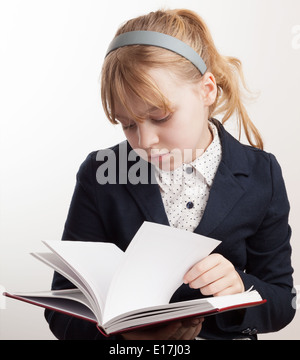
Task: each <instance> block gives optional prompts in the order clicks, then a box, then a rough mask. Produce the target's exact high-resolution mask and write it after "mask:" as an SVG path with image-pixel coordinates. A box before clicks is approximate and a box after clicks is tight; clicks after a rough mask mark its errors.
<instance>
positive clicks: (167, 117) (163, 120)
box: [151, 113, 172, 123]
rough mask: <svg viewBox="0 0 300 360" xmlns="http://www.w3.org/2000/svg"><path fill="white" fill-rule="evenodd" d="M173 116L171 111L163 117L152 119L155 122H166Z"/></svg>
mask: <svg viewBox="0 0 300 360" xmlns="http://www.w3.org/2000/svg"><path fill="white" fill-rule="evenodd" d="M171 116H172V114H171V113H170V114H169V115H167V116H165V117H164V118H162V119H151V120H152V121H154V122H157V123H164V122H166V121H168V120H169V119H170V118H171Z"/></svg>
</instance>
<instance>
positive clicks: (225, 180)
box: [195, 119, 250, 236]
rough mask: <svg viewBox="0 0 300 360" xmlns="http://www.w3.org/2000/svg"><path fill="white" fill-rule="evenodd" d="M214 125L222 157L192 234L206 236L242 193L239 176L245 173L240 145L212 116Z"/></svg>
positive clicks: (222, 218) (243, 154) (241, 176)
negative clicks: (202, 212)
mask: <svg viewBox="0 0 300 360" xmlns="http://www.w3.org/2000/svg"><path fill="white" fill-rule="evenodd" d="M212 121H213V123H214V124H215V125H216V126H217V128H218V131H219V136H220V140H221V144H222V160H221V162H220V165H219V168H218V170H217V173H216V175H215V178H214V182H213V185H212V187H211V190H210V195H209V199H208V202H207V205H206V208H205V211H204V214H203V217H202V219H201V221H200V223H199V225H198V227H197V228H196V229H195V232H196V233H200V234H202V235H205V236H208V235H209V234H210V233H212V232H213V231H214V230H215V229H216V228H217V227H218V226H219V224H220V223H221V222H222V221H223V220H224V219H225V217H226V216H227V215H228V214H229V212H230V210H231V209H232V208H233V207H234V205H235V204H236V203H237V202H238V201H239V199H240V198H241V197H242V196H243V194H244V193H245V189H244V187H243V185H242V181H241V179H243V178H244V177H245V176H246V177H247V176H248V175H249V172H250V169H249V164H248V158H247V155H246V153H245V150H244V148H243V146H242V145H241V144H240V143H239V142H238V141H237V140H236V139H235V138H233V137H232V136H231V135H230V134H229V133H228V132H227V131H226V130H225V129H224V127H223V126H222V125H221V124H220V123H219V122H218V121H217V120H214V119H212Z"/></svg>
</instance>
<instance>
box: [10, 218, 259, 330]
mask: <svg viewBox="0 0 300 360" xmlns="http://www.w3.org/2000/svg"><path fill="white" fill-rule="evenodd" d="M44 243H45V245H47V247H48V249H50V250H51V251H50V252H45V253H34V254H33V255H34V256H35V257H36V258H38V259H39V260H41V261H42V262H44V263H46V264H47V265H49V266H50V267H52V268H53V269H54V270H56V271H57V272H58V273H60V274H61V275H63V276H64V277H65V278H67V279H68V280H70V281H71V282H72V283H73V284H74V286H75V287H76V288H75V289H68V290H58V291H43V292H35V293H14V294H12V293H5V295H6V296H8V297H11V298H15V299H18V300H22V301H25V302H28V303H32V304H35V305H38V306H42V307H45V308H49V309H53V310H57V311H60V312H63V313H66V314H70V315H73V316H76V317H79V318H83V319H86V320H89V321H92V322H95V323H96V324H97V326H98V328H99V330H100V331H101V332H102V333H103V334H104V335H110V334H115V333H119V332H124V331H129V330H132V329H136V328H139V327H143V326H149V325H153V324H157V323H161V322H165V321H170V320H173V319H179V318H185V317H189V316H205V315H211V314H215V313H218V312H221V311H228V310H231V309H235V308H242V307H248V306H254V305H258V304H261V303H263V302H264V300H262V298H261V297H260V295H259V294H258V293H257V292H256V291H250V292H245V293H242V294H236V295H228V296H220V297H211V298H205V299H199V300H190V301H183V302H177V303H171V304H170V303H169V301H170V299H171V297H172V295H173V293H174V292H175V291H176V289H177V288H178V287H179V286H180V285H182V281H183V280H182V279H183V276H184V274H185V273H186V272H187V271H188V270H189V269H190V268H191V266H193V265H194V264H195V263H196V262H198V261H200V260H201V259H203V258H204V257H206V256H207V255H209V254H210V253H211V252H212V251H213V250H214V249H215V248H216V246H218V244H219V243H220V242H219V241H217V240H214V239H211V238H207V237H204V236H201V235H198V234H195V233H192V232H188V231H184V230H179V229H175V228H172V227H169V226H165V225H159V224H155V223H150V222H144V224H143V225H142V226H141V227H140V229H139V230H138V232H137V233H136V235H135V236H134V238H133V239H132V241H131V242H130V244H129V246H128V248H127V250H126V251H125V252H123V251H121V250H120V249H119V248H118V247H117V246H116V245H114V244H112V243H100V242H99V243H98V242H97V243H95V242H80V241H46V242H44Z"/></svg>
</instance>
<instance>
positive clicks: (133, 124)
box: [122, 123, 136, 130]
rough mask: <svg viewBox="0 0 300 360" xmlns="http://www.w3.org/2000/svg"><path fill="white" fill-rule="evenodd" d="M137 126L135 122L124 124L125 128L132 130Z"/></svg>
mask: <svg viewBox="0 0 300 360" xmlns="http://www.w3.org/2000/svg"><path fill="white" fill-rule="evenodd" d="M135 126H136V124H135V123H132V124H128V125H122V128H123V130H131V129H133V128H134V127H135Z"/></svg>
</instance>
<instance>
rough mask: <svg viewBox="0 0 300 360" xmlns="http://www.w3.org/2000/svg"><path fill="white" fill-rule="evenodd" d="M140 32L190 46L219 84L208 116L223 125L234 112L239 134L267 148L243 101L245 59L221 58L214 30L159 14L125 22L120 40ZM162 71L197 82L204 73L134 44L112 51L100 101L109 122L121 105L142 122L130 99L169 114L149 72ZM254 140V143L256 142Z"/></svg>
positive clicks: (191, 19)
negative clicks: (135, 97)
mask: <svg viewBox="0 0 300 360" xmlns="http://www.w3.org/2000/svg"><path fill="white" fill-rule="evenodd" d="M137 30H146V31H157V32H161V33H164V34H167V35H170V36H173V37H176V38H178V39H180V40H182V41H184V42H185V43H186V44H188V45H189V46H191V47H192V48H193V49H194V50H195V51H196V52H197V53H198V54H199V55H200V56H201V57H202V59H203V60H204V62H205V64H206V66H207V71H209V72H211V73H212V74H213V75H214V77H215V79H216V84H217V97H216V101H215V102H214V104H213V105H211V106H210V109H209V117H213V116H216V115H218V114H223V118H222V123H223V124H224V123H225V122H226V121H227V120H228V119H229V118H230V117H231V116H232V115H233V114H234V113H235V114H236V115H237V120H238V127H239V134H240V135H241V130H242V128H243V129H244V133H245V135H246V138H247V140H248V142H249V143H250V144H251V145H252V146H254V147H257V148H260V149H263V141H262V139H261V136H260V134H259V132H258V130H257V129H256V127H255V126H254V124H253V123H252V121H251V120H250V118H249V116H248V113H247V111H246V109H245V107H244V105H243V103H242V96H241V94H242V93H241V84H242V85H243V86H244V88H246V84H245V80H244V76H243V72H242V66H241V62H240V60H238V59H237V58H234V57H229V56H222V55H221V54H219V52H218V51H217V49H216V47H215V45H214V41H213V39H212V36H211V34H210V31H209V29H208V28H207V26H206V24H205V23H204V21H203V20H202V19H201V17H200V16H198V15H197V14H196V13H194V12H192V11H190V10H185V9H177V10H165V11H162V10H159V11H156V12H151V13H150V14H148V15H145V16H140V17H137V18H135V19H131V20H129V21H128V22H126V23H125V24H124V25H123V26H121V27H120V29H119V30H118V31H117V33H116V36H118V35H120V34H122V33H125V32H129V31H137ZM153 67H157V68H166V69H168V70H171V71H173V72H175V73H176V74H177V75H178V76H179V77H180V78H181V79H183V80H184V81H191V82H194V81H198V80H199V79H200V78H201V76H202V75H201V73H200V72H199V70H198V69H197V68H196V67H195V66H194V65H193V64H192V63H191V62H190V61H188V60H186V59H185V58H184V57H182V56H180V55H178V54H176V53H173V52H171V51H168V50H164V49H161V48H158V47H154V46H144V45H132V46H125V47H122V48H119V49H117V50H115V51H113V52H112V53H110V54H109V55H108V56H107V57H106V59H105V61H104V64H103V67H102V75H101V97H102V104H103V108H104V111H105V113H106V115H107V117H108V119H109V120H110V121H111V122H112V123H114V124H116V123H117V121H116V114H115V104H116V101H118V102H120V103H121V104H122V105H123V106H124V107H125V109H126V110H127V111H128V112H129V114H131V115H132V116H133V118H134V119H136V120H137V121H140V120H141V118H140V117H139V116H137V115H136V114H135V112H134V109H132V108H129V105H128V103H129V102H128V101H127V99H128V97H130V96H131V95H133V94H134V95H136V96H137V97H138V98H139V99H141V100H142V101H144V102H145V103H146V104H148V105H150V106H151V107H153V106H155V107H156V108H159V109H162V110H164V111H165V112H167V111H170V110H171V109H170V104H169V102H168V99H166V98H165V96H164V95H163V94H162V93H161V91H160V90H159V88H158V87H157V86H156V84H155V83H154V81H153V80H152V79H151V77H150V76H148V75H147V71H146V70H147V69H150V68H153ZM253 140H254V141H253Z"/></svg>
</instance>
